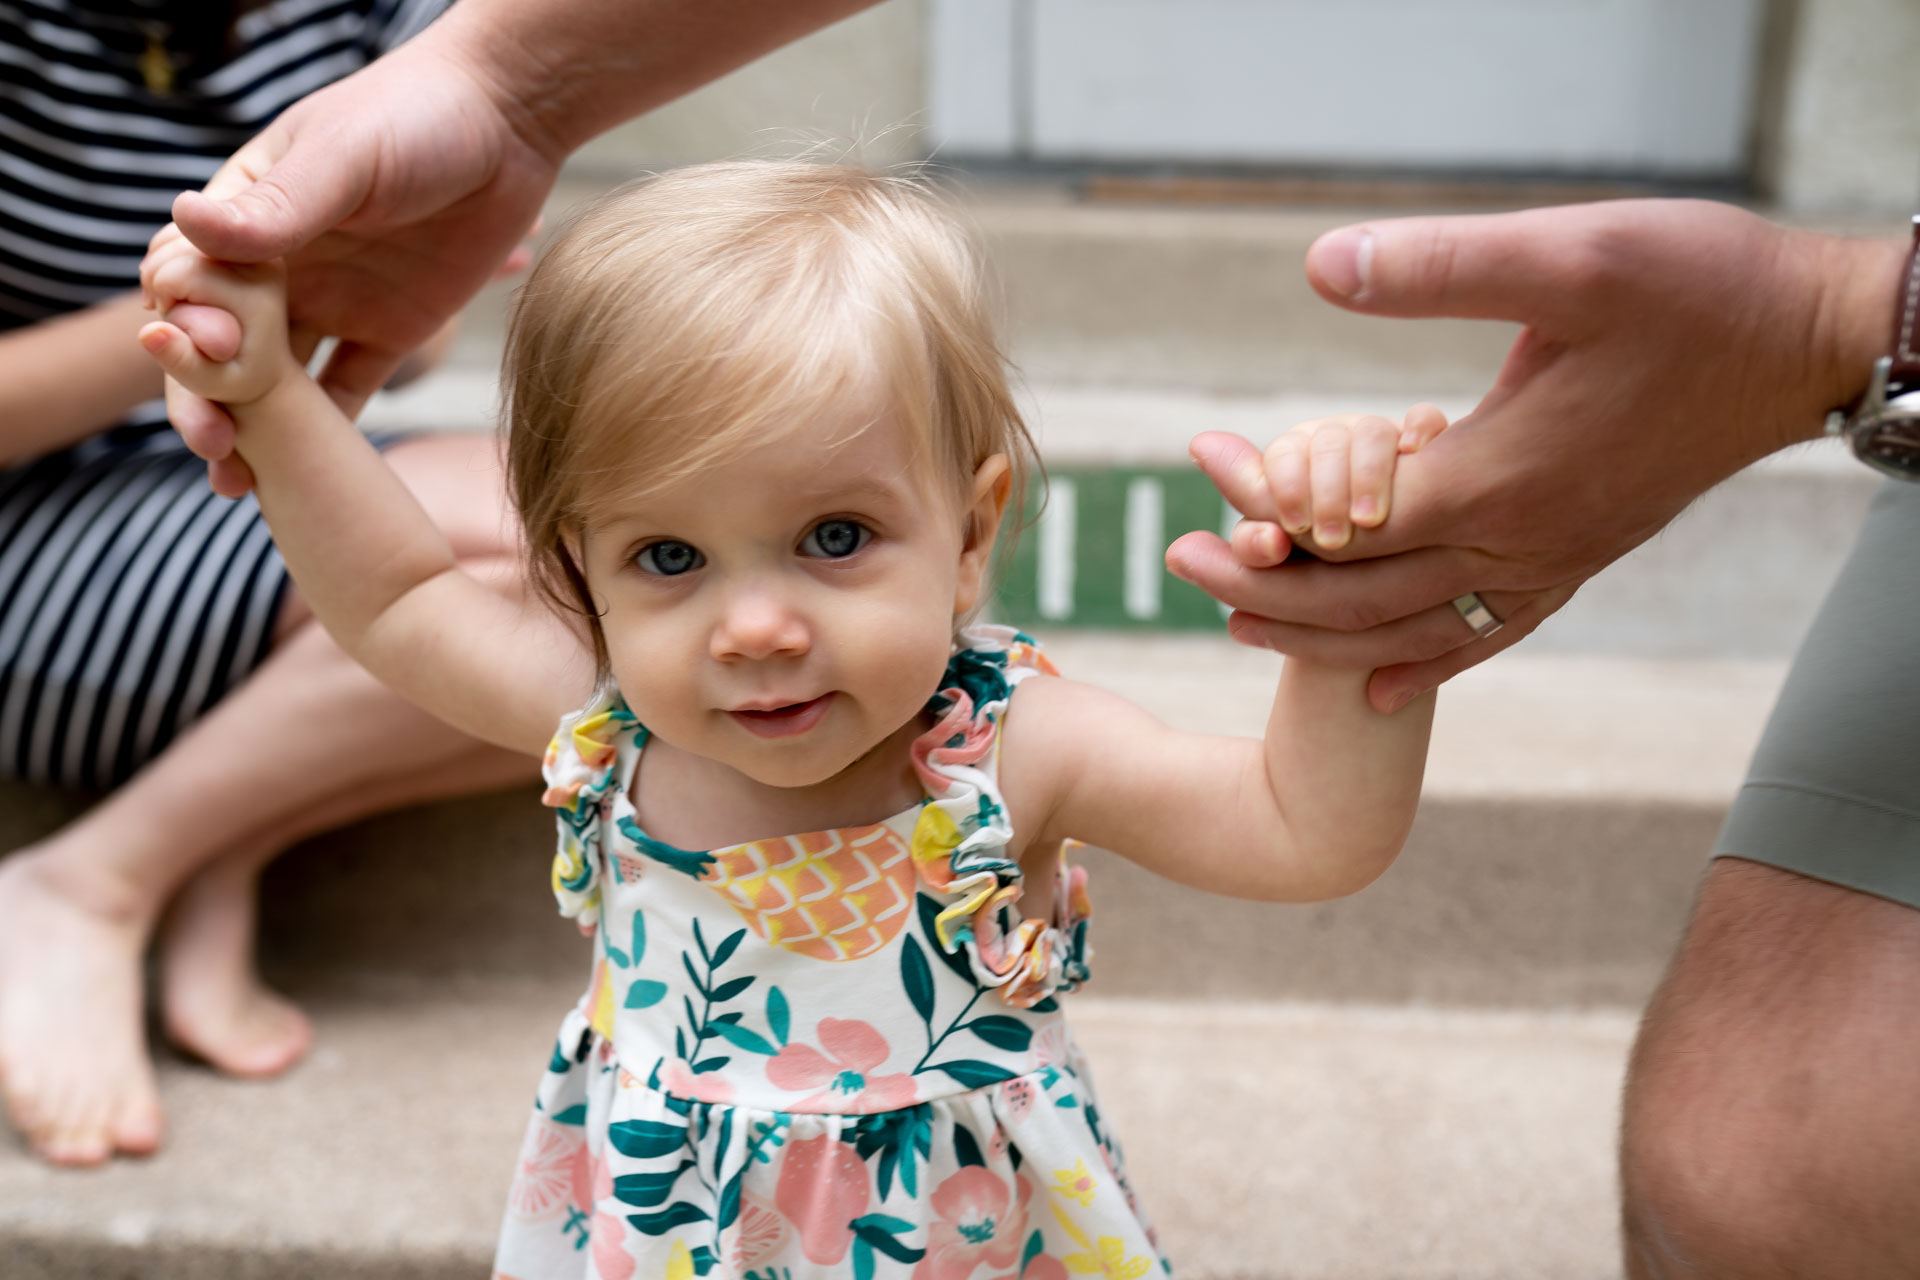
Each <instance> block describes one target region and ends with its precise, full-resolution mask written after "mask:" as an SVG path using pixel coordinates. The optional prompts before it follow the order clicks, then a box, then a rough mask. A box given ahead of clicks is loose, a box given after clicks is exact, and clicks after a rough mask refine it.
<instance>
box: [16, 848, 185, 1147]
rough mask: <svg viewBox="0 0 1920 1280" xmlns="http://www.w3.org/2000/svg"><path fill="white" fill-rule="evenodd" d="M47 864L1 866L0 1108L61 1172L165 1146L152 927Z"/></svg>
mask: <svg viewBox="0 0 1920 1280" xmlns="http://www.w3.org/2000/svg"><path fill="white" fill-rule="evenodd" d="M64 872H65V864H62V863H60V862H58V861H56V860H55V859H54V858H52V857H50V856H48V855H47V854H45V853H32V854H25V853H23V854H15V855H13V856H12V857H9V858H7V859H6V860H5V861H0V1097H4V1099H5V1102H6V1107H7V1112H8V1114H9V1115H10V1116H11V1117H12V1120H13V1123H14V1125H15V1126H16V1127H18V1128H19V1130H20V1132H21V1133H22V1134H24V1135H25V1136H26V1138H27V1141H29V1142H30V1143H32V1144H33V1147H34V1149H35V1150H36V1151H38V1152H39V1153H40V1154H41V1155H42V1156H44V1157H45V1158H46V1159H48V1160H51V1161H53V1162H54V1163H55V1164H99V1163H101V1162H102V1161H104V1160H106V1159H107V1158H108V1157H109V1156H111V1155H113V1153H114V1152H116V1151H124V1152H128V1153H133V1154H142V1153H145V1152H149V1151H152V1150H153V1149H154V1148H155V1147H157V1146H159V1145H160V1132H161V1119H160V1096H159V1092H158V1090H157V1089H156V1088H155V1085H154V1078H153V1063H152V1061H151V1060H150V1059H149V1058H148V1057H147V1048H146V1042H145V1034H144V1026H143V1019H142V1001H141V980H140V956H141V952H142V950H143V949H144V947H145V944H146V931H147V922H146V920H145V919H144V918H143V917H142V915H141V914H140V913H139V912H138V911H137V910H135V909H133V907H132V905H131V904H130V903H128V902H126V901H123V900H116V899H123V898H124V896H125V895H122V894H116V893H114V892H112V891H111V890H110V889H109V888H108V887H106V886H99V887H89V886H84V885H82V884H81V883H80V882H78V881H76V880H74V879H73V878H71V877H70V876H68V875H66V874H64Z"/></svg>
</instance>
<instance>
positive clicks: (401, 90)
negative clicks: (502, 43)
mask: <svg viewBox="0 0 1920 1280" xmlns="http://www.w3.org/2000/svg"><path fill="white" fill-rule="evenodd" d="M448 43H449V42H441V44H448ZM458 53H459V46H458V45H452V46H451V47H448V48H442V47H441V45H436V44H433V43H430V42H428V41H426V40H424V39H422V40H417V41H414V42H411V43H409V44H406V45H403V46H401V47H400V48H399V49H397V50H395V51H394V52H393V53H390V54H388V55H387V56H386V57H384V58H381V59H380V60H379V61H377V62H375V63H374V64H373V65H372V66H370V67H368V68H367V69H365V70H364V71H362V72H360V73H359V74H357V75H355V76H352V77H350V78H349V79H347V80H344V81H341V82H340V83H338V84H335V85H332V86H329V87H328V88H325V89H322V90H320V91H319V92H317V93H315V94H313V95H311V96H309V97H307V98H305V99H303V100H301V101H300V102H299V103H297V104H295V105H294V106H293V107H291V108H289V109H288V110H287V111H286V112H285V113H284V114H282V115H281V116H280V117H279V118H278V119H277V120H276V121H275V122H274V123H273V124H272V125H270V126H268V128H267V129H266V130H265V131H264V132H262V133H261V134H260V135H259V136H258V137H256V138H254V139H253V140H252V141H251V142H249V143H248V144H247V145H246V146H245V147H243V148H241V150H239V151H238V152H236V153H235V154H234V156H233V157H232V158H231V159H230V160H228V162H227V163H226V165H224V166H223V167H222V168H221V170H220V172H219V174H218V175H217V176H216V177H215V178H214V180H213V181H212V182H211V183H209V184H208V187H207V190H206V192H205V193H204V194H203V193H199V192H187V193H184V194H182V195H181V196H180V197H179V198H178V199H177V200H176V201H175V202H174V208H173V214H174V219H175V222H176V224H177V225H178V226H179V228H180V230H181V231H182V232H184V233H185V234H186V235H187V237H188V238H189V239H191V240H192V241H193V242H194V244H196V245H197V246H198V247H199V248H200V249H202V250H203V251H205V252H206V253H207V254H209V255H210V256H212V257H215V258H220V259H224V260H227V261H233V262H259V261H264V260H266V259H269V258H275V257H282V256H284V257H285V258H286V260H287V267H288V272H289V297H288V306H289V310H290V317H291V320H292V323H293V325H294V326H295V328H296V330H298V331H302V332H304V333H305V334H307V335H310V336H317V335H331V336H335V337H337V338H339V343H338V345H337V346H336V347H335V349H334V352H333V354H332V356H331V357H330V358H329V360H328V363H327V366H326V368H325V370H324V371H323V372H322V374H321V377H320V381H321V384H322V385H323V386H325V387H326V388H327V390H328V392H329V393H330V394H331V395H332V396H333V398H334V399H335V401H336V402H338V403H339V404H340V406H341V408H342V409H343V410H344V411H345V412H347V413H348V414H349V415H351V414H355V413H357V412H358V411H359V409H360V407H361V406H362V405H363V404H364V403H365V402H366V399H367V397H368V396H370V395H372V394H373V392H374V391H376V390H378V389H379V388H380V387H381V386H382V385H383V384H384V383H385V382H386V381H387V379H388V378H389V377H390V376H391V375H392V373H393V372H394V370H395V369H397V368H398V367H399V365H400V363H401V361H402V360H403V359H404V358H405V357H406V356H407V354H408V353H409V352H410V351H412V350H414V349H415V348H417V347H419V346H421V345H422V344H423V343H425V342H427V341H428V340H429V339H431V338H432V337H433V335H434V334H435V333H436V332H437V331H439V330H440V329H441V327H442V326H443V325H444V324H445V323H446V322H447V320H448V318H449V317H450V316H452V315H453V313H454V312H456V311H457V310H458V309H459V308H460V307H461V306H462V305H463V304H464V303H465V302H466V301H467V299H468V298H469V297H471V296H472V295H473V294H474V293H475V292H476V291H477V290H478V289H479V287H480V286H481V284H482V283H484V282H485V281H486V280H487V278H488V277H489V276H490V275H492V274H493V273H494V271H495V270H496V269H497V268H498V267H499V265H500V264H501V262H502V260H503V259H505V258H506V257H507V255H508V254H509V253H510V252H511V251H512V250H513V248H514V246H515V245H516V244H518V243H519V241H520V239H521V237H522V236H523V235H525V234H526V232H527V229H528V227H529V226H530V225H531V224H532V223H533V222H534V220H535V218H536V217H537V216H538V213H539V208H540V203H541V201H542V200H543V199H544V198H545V196H546V194H547V192H548V191H549V190H550V189H551V187H552V185H553V179H554V175H555V173H556V172H557V170H558V162H559V159H560V157H559V156H558V155H556V154H551V153H549V152H548V151H546V150H543V149H542V147H541V146H539V145H536V143H535V142H534V141H532V140H530V137H529V135H528V134H526V133H523V132H522V130H521V128H520V127H519V123H518V119H517V116H516V111H515V108H514V106H513V104H511V103H508V102H505V101H503V100H502V98H501V97H500V95H498V94H497V93H496V92H495V91H494V90H493V89H492V87H491V86H490V85H489V83H488V82H487V81H486V80H484V79H483V78H481V77H480V76H479V75H477V74H476V73H475V71H474V70H473V69H472V67H471V66H470V65H469V64H468V62H467V60H465V59H463V58H461V57H460V56H458ZM173 411H174V415H175V426H176V427H177V428H178V429H179V430H180V433H181V435H182V436H183V437H185V438H186V440H187V443H188V445H189V446H190V447H191V448H192V449H193V450H194V452H196V453H198V454H200V455H201V456H202V457H205V458H207V459H209V461H210V464H211V465H210V468H209V470H210V475H211V479H212V481H213V486H214V488H215V489H216V490H218V491H219V492H221V493H224V494H228V495H229V496H237V495H238V494H241V493H245V492H246V491H247V490H248V489H250V488H251V487H252V483H253V481H252V476H251V474H250V473H249V472H248V471H247V469H246V464H245V463H243V462H241V461H240V460H239V459H238V458H237V457H235V456H233V455H232V448H233V443H232V432H233V429H232V424H231V422H230V420H229V419H228V418H227V417H226V415H225V413H224V412H222V411H221V410H220V409H219V408H218V407H217V406H214V405H211V404H207V403H206V402H204V401H195V400H191V399H188V398H184V397H176V399H175V403H174V405H173Z"/></svg>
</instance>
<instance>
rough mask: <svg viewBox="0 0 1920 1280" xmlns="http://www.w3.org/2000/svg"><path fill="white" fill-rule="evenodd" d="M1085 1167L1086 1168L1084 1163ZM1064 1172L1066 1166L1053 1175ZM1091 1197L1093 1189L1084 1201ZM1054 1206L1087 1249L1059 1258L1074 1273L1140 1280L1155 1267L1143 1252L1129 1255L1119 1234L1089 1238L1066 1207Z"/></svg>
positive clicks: (1069, 1229)
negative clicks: (1095, 1239) (1098, 1239)
mask: <svg viewBox="0 0 1920 1280" xmlns="http://www.w3.org/2000/svg"><path fill="white" fill-rule="evenodd" d="M1082 1168H1083V1169H1084V1166H1082ZM1062 1172H1064V1170H1063V1171H1058V1172H1056V1173H1055V1174H1054V1177H1056V1178H1058V1177H1060V1176H1061V1173H1062ZM1089 1181H1091V1180H1089ZM1054 1190H1055V1191H1058V1190H1059V1188H1058V1187H1055V1188H1054ZM1092 1199H1093V1196H1092V1193H1091V1192H1089V1193H1088V1196H1087V1201H1086V1202H1083V1203H1091V1201H1092ZM1052 1209H1053V1216H1054V1217H1055V1218H1058V1219H1059V1220H1060V1225H1061V1226H1062V1227H1065V1228H1066V1231H1067V1234H1068V1235H1070V1236H1072V1237H1073V1239H1074V1242H1075V1243H1077V1244H1078V1245H1079V1246H1080V1247H1081V1248H1082V1249H1085V1250H1086V1252H1085V1253H1070V1254H1068V1255H1067V1256H1066V1257H1064V1258H1062V1259H1060V1261H1061V1262H1062V1263H1063V1264H1065V1266H1066V1268H1067V1270H1069V1271H1071V1272H1073V1273H1074V1274H1075V1275H1079V1276H1106V1277H1108V1280H1139V1277H1141V1276H1143V1275H1145V1274H1147V1272H1149V1271H1151V1270H1152V1269H1153V1259H1151V1258H1149V1257H1147V1256H1146V1255H1144V1254H1135V1255H1134V1256H1133V1257H1131V1258H1129V1257H1128V1256H1127V1242H1126V1241H1124V1240H1122V1239H1121V1238H1120V1237H1118V1236H1101V1237H1100V1241H1099V1243H1098V1244H1095V1243H1094V1242H1093V1241H1091V1240H1089V1239H1087V1233H1086V1232H1085V1231H1082V1230H1081V1229H1080V1225H1079V1224H1078V1223H1076V1222H1075V1221H1074V1220H1073V1218H1072V1217H1071V1216H1069V1215H1068V1213H1067V1211H1066V1210H1065V1209H1062V1208H1061V1207H1060V1206H1059V1205H1057V1204H1056V1205H1053V1206H1052Z"/></svg>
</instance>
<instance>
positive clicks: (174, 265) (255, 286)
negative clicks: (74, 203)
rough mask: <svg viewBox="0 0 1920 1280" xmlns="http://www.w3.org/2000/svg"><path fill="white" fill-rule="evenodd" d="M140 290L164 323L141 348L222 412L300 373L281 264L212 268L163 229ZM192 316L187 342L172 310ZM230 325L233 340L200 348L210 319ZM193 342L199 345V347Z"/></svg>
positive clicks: (152, 327)
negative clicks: (227, 319) (218, 316)
mask: <svg viewBox="0 0 1920 1280" xmlns="http://www.w3.org/2000/svg"><path fill="white" fill-rule="evenodd" d="M140 288H141V292H142V294H143V295H144V296H145V297H146V299H147V303H148V305H149V306H152V307H155V308H156V309H158V310H159V312H160V314H161V316H162V319H160V320H156V321H154V322H153V323H152V324H149V325H147V326H146V327H145V328H143V329H141V330H140V345H141V346H142V347H143V348H144V349H145V350H146V352H147V354H149V355H151V356H152V357H153V358H154V360H155V361H156V362H157V363H158V364H159V365H160V367H161V368H162V369H164V370H166V373H167V376H168V378H169V380H170V381H173V382H176V383H178V384H179V385H180V386H182V387H184V388H186V389H187V390H188V391H191V392H192V393H193V394H195V395H197V396H202V397H204V398H206V399H208V400H214V401H218V402H220V403H222V404H229V405H243V404H251V403H253V402H254V401H256V400H260V399H262V398H264V397H265V396H266V395H267V394H268V393H269V392H271V391H273V390H274V388H276V387H277V386H279V385H280V384H281V382H282V381H283V380H285V379H286V378H288V377H290V376H294V375H298V374H299V373H300V372H301V365H300V363H299V362H298V361H297V360H296V359H295V358H294V355H293V352H292V350H291V348H290V347H289V346H288V340H287V304H286V273H285V271H284V269H283V268H282V267H281V266H280V264H279V263H277V262H274V263H254V264H247V265H244V266H242V265H234V264H229V263H222V262H215V261H213V260H212V259H210V258H207V257H206V256H205V255H203V254H202V253H201V252H200V251H199V250H198V249H195V248H194V247H193V245H192V244H191V243H189V242H188V241H187V239H186V238H185V237H184V236H182V235H181V234H180V233H179V232H178V231H177V230H175V229H174V228H172V227H168V228H167V229H166V230H164V231H162V232H161V233H160V234H159V235H157V236H155V237H154V239H153V243H152V244H151V245H150V246H149V248H148V250H147V257H146V260H145V261H144V262H142V263H141V264H140ZM189 308H190V309H191V310H192V311H193V312H194V313H195V321H196V322H195V323H194V324H193V325H192V326H191V329H192V334H191V335H190V333H189V331H188V329H187V328H186V327H183V326H182V325H180V324H175V323H173V322H172V316H173V312H174V311H175V310H176V309H181V310H183V311H184V310H186V309H189ZM219 312H224V313H226V314H227V315H229V316H231V317H232V320H233V322H234V324H235V325H236V326H237V328H238V333H237V334H226V335H222V336H223V338H225V339H226V340H224V341H221V342H219V343H207V342H205V337H206V334H207V333H208V332H209V331H217V330H218V329H219V327H220V326H218V325H217V324H211V323H209V318H210V317H211V316H212V315H214V314H215V313H219ZM195 336H199V337H200V338H201V339H202V342H201V343H196V341H195Z"/></svg>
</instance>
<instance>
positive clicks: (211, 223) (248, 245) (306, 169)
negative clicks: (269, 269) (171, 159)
mask: <svg viewBox="0 0 1920 1280" xmlns="http://www.w3.org/2000/svg"><path fill="white" fill-rule="evenodd" d="M300 126H301V128H300V131H299V132H298V133H295V132H293V131H291V130H290V129H289V128H288V127H287V126H285V125H284V124H276V125H274V126H272V127H270V128H269V129H267V130H266V131H265V132H264V133H261V134H260V135H259V136H257V137H255V138H254V139H253V141H251V142H249V143H247V145H246V146H244V147H242V148H240V150H239V151H237V152H235V153H234V154H233V156H232V157H231V158H230V159H229V160H228V161H227V163H226V164H224V165H222V166H221V168H220V170H219V172H218V173H216V174H215V176H214V180H213V181H212V182H210V183H208V184H207V190H206V191H205V192H199V191H183V192H181V193H180V195H178V196H177V197H175V198H174V202H173V220H174V222H175V223H176V224H178V225H179V227H180V230H181V231H182V232H183V233H184V234H185V235H186V237H187V238H188V239H189V240H191V241H193V243H194V244H195V245H197V246H199V248H200V249H201V250H202V251H203V252H205V253H207V254H209V255H211V256H212V257H215V258H220V259H223V260H225V261H228V262H264V261H266V260H267V259H269V258H278V257H281V256H283V255H285V254H288V253H291V252H293V251H294V250H295V249H298V248H300V247H301V246H302V245H304V244H306V243H307V242H308V241H310V240H312V239H313V238H314V237H316V236H318V235H319V234H320V233H321V232H323V231H326V230H328V229H329V228H332V227H335V226H338V225H339V224H340V223H342V222H344V221H345V220H346V219H347V217H348V215H350V214H351V213H353V211H354V210H355V209H357V208H359V207H360V205H361V203H362V202H363V201H364V200H365V199H366V196H367V192H368V190H369V189H370V188H371V185H372V182H373V176H374V175H373V169H372V158H371V157H370V156H369V155H368V148H366V147H364V146H351V145H346V144H345V142H344V141H343V140H342V139H338V138H328V137H326V136H323V128H322V126H321V125H320V124H317V123H316V117H315V116H314V115H313V113H311V112H309V113H307V114H305V115H303V116H302V117H300Z"/></svg>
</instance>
